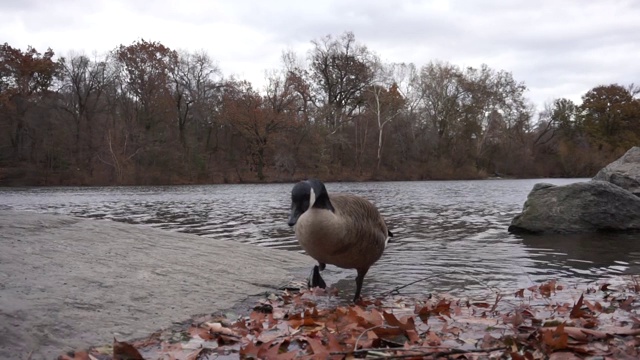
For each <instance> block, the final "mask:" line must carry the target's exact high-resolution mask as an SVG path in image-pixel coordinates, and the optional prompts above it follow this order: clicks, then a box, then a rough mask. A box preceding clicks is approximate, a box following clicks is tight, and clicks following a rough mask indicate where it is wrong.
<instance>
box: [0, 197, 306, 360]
mask: <svg viewBox="0 0 640 360" xmlns="http://www.w3.org/2000/svg"><path fill="white" fill-rule="evenodd" d="M0 234H1V235H0V244H1V246H2V249H3V250H2V252H0V358H27V357H29V354H31V355H30V358H31V359H50V358H53V357H56V356H58V355H60V354H61V353H63V352H67V351H71V350H77V349H80V348H87V347H90V346H93V345H96V344H102V343H108V342H110V341H112V340H113V337H114V336H116V337H117V338H118V339H119V340H125V339H131V338H140V337H144V336H147V335H148V334H150V333H152V332H154V331H158V330H160V329H165V328H168V327H170V326H172V324H176V323H180V322H183V321H187V320H188V319H190V318H192V317H194V316H198V315H201V314H211V313H215V312H219V311H225V310H230V309H231V310H233V309H238V306H241V305H242V304H247V302H253V301H252V299H255V297H256V296H260V295H261V294H264V293H265V292H268V291H273V290H275V289H277V288H278V287H280V286H282V285H284V284H286V283H288V282H290V281H291V280H292V279H294V278H301V277H302V274H303V271H306V268H307V267H308V264H309V259H308V258H307V257H306V256H304V255H302V254H298V253H296V252H290V251H284V250H275V249H268V248H262V247H258V246H255V245H247V244H241V243H238V242H234V241H228V240H215V239H209V238H203V237H200V236H197V235H190V234H184V233H174V232H169V231H165V230H160V229H155V228H151V227H149V226H144V225H133V224H124V223H118V222H114V221H99V220H95V219H84V218H76V217H70V216H64V215H49V214H39V213H31V212H18V211H13V210H0Z"/></svg>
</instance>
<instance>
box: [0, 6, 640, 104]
mask: <svg viewBox="0 0 640 360" xmlns="http://www.w3.org/2000/svg"><path fill="white" fill-rule="evenodd" d="M0 14H1V16H0V19H1V20H0V43H4V42H7V43H9V45H11V46H13V47H18V48H21V49H23V50H24V49H25V48H26V47H27V45H32V46H34V47H35V48H36V49H38V50H39V51H44V50H46V48H47V47H51V48H52V49H53V50H54V51H55V52H56V54H57V55H63V56H64V55H65V54H68V52H69V51H71V50H73V51H76V52H84V53H86V54H89V55H90V54H92V53H94V52H98V53H104V52H106V51H109V50H112V49H114V48H115V47H117V46H118V45H120V44H123V45H129V44H131V43H133V42H134V41H136V40H138V39H140V38H144V39H145V40H151V41H158V42H160V43H162V44H164V45H165V46H168V47H170V48H172V49H174V50H179V49H184V50H188V51H196V50H206V51H207V52H208V53H209V55H210V56H211V57H212V58H213V59H215V60H216V61H217V63H218V64H219V66H220V68H221V69H222V71H223V74H224V75H225V76H229V75H236V76H238V77H239V78H242V79H246V80H249V81H251V82H252V83H253V84H254V85H256V86H257V87H260V85H261V84H263V82H264V77H265V70H268V69H275V68H279V67H280V56H281V54H282V51H283V50H293V51H295V52H297V53H298V54H299V55H305V54H306V52H307V50H308V49H309V48H310V47H311V44H310V41H311V40H313V39H319V38H321V37H323V36H325V35H328V34H331V35H334V36H338V35H341V34H342V33H344V32H345V31H353V33H354V34H355V36H356V40H357V41H359V42H361V43H363V44H365V45H367V47H368V48H369V49H370V50H372V51H373V52H375V53H376V54H378V56H379V57H380V58H381V59H382V60H384V61H388V62H413V63H414V64H416V65H417V66H418V67H419V66H422V65H424V64H426V63H428V62H429V61H431V60H441V61H448V62H450V63H453V64H457V65H459V66H474V67H478V66H480V65H481V64H483V63H486V64H487V65H489V66H490V67H491V68H493V69H496V70H500V69H503V70H507V71H510V72H512V73H513V75H514V78H515V79H516V80H518V81H523V82H525V84H526V85H527V86H528V88H529V92H528V94H527V97H528V98H530V99H531V100H532V101H533V102H534V103H535V104H536V105H537V106H538V107H541V105H542V104H543V103H544V102H545V101H550V100H552V99H554V98H559V97H568V98H571V99H573V100H575V101H580V96H581V95H582V94H584V93H585V92H586V91H588V90H589V89H591V88H593V87H594V86H597V85H603V84H611V83H620V84H622V85H627V84H630V83H632V82H634V83H636V84H638V83H640V1H638V0H609V1H604V0H601V1H595V0H553V1H551V0H550V1H546V0H537V1H531V0H508V1H507V0H504V1H500V0H465V1H453V0H450V1H449V0H433V1H411V0H386V1H377V0H359V1H349V0H342V1H337V0H336V1H323V0H316V1H303V0H295V1H294V0H270V1H266V0H254V1H249V0H209V1H205V0H180V1H178V0H176V1H169V0H157V1H150V0H149V1H143V0H129V1H127V0H86V1H82V0H0Z"/></svg>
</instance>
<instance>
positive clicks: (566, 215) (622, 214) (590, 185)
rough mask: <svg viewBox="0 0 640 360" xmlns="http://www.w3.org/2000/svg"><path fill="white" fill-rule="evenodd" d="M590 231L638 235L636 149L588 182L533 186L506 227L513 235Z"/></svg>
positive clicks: (639, 164) (639, 162)
mask: <svg viewBox="0 0 640 360" xmlns="http://www.w3.org/2000/svg"><path fill="white" fill-rule="evenodd" d="M593 231H622V232H636V231H640V147H633V148H631V149H630V150H629V151H627V152H626V153H625V154H624V155H623V156H622V157H621V158H619V159H618V160H616V161H614V162H612V163H611V164H609V165H607V166H606V167H605V168H603V169H602V170H600V172H598V174H597V175H596V176H595V177H594V178H593V180H591V181H588V182H582V183H576V184H569V185H564V186H553V185H550V184H544V183H540V184H536V185H535V186H534V188H533V190H531V192H530V193H529V195H528V197H527V201H526V202H525V203H524V207H523V209H522V212H521V213H520V214H518V215H516V216H515V217H514V218H513V220H512V221H511V225H510V226H509V232H513V233H526V232H528V233H580V232H593Z"/></svg>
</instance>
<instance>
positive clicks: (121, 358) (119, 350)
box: [113, 338, 144, 360]
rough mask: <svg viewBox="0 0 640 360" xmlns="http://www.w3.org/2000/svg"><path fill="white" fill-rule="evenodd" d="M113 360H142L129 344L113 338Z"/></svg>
mask: <svg viewBox="0 0 640 360" xmlns="http://www.w3.org/2000/svg"><path fill="white" fill-rule="evenodd" d="M113 360H144V358H143V357H142V355H140V353H139V352H138V350H137V349H136V348H135V347H133V346H132V345H131V344H129V343H127V342H124V341H118V340H116V339H115V338H113Z"/></svg>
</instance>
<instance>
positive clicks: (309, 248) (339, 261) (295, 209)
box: [288, 179, 393, 301]
mask: <svg viewBox="0 0 640 360" xmlns="http://www.w3.org/2000/svg"><path fill="white" fill-rule="evenodd" d="M288 224H289V226H294V227H295V228H294V229H295V233H296V237H297V239H298V242H299V243H300V246H301V247H302V248H303V249H304V250H305V251H306V252H307V254H308V255H309V256H311V257H312V258H314V259H315V260H316V261H318V265H316V266H315V267H314V268H313V272H312V274H311V276H310V278H309V287H314V286H320V287H324V286H326V284H325V283H324V280H322V277H321V276H320V271H321V270H323V269H324V267H325V265H326V264H332V265H335V266H338V267H341V268H345V269H356V270H357V272H358V276H357V277H356V293H355V296H354V301H357V299H358V298H359V297H360V291H361V290H362V283H363V281H364V277H365V275H366V274H367V272H368V271H369V268H370V267H371V266H372V265H373V264H374V263H375V262H376V261H378V259H380V257H381V256H382V253H383V252H384V249H385V247H386V245H387V241H388V239H389V237H390V236H393V235H392V234H391V232H390V231H389V230H388V228H387V225H386V224H385V222H384V219H383V218H382V216H381V215H380V212H379V211H378V209H377V208H376V207H375V206H374V205H373V204H372V203H371V202H369V201H368V200H365V199H363V198H361V197H358V196H355V195H349V194H332V195H331V196H329V194H328V193H327V189H326V188H325V186H324V184H323V183H322V182H321V181H319V180H316V179H309V180H306V181H301V182H299V183H297V184H296V185H295V186H294V187H293V190H292V191H291V213H290V216H289V222H288Z"/></svg>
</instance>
